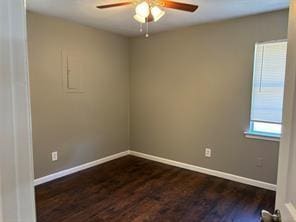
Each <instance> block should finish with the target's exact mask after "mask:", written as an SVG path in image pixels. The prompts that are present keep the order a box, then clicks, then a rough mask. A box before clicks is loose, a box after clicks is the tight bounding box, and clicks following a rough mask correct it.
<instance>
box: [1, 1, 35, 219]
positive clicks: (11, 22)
mask: <svg viewBox="0 0 296 222" xmlns="http://www.w3.org/2000/svg"><path fill="white" fill-rule="evenodd" d="M27 60H28V58H27V41H26V10H25V2H24V1H23V0H1V1H0V126H1V127H0V179H1V180H0V201H1V199H2V202H0V203H2V206H1V205H0V208H1V210H0V212H1V214H0V216H2V218H0V221H1V222H35V221H36V217H35V200H34V188H33V155H32V131H31V110H30V94H29V78H28V61H27Z"/></svg>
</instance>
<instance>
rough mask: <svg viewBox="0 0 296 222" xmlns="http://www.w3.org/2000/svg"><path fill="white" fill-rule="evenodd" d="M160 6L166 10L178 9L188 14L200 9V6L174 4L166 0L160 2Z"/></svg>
mask: <svg viewBox="0 0 296 222" xmlns="http://www.w3.org/2000/svg"><path fill="white" fill-rule="evenodd" d="M160 6H162V7H165V8H173V9H178V10H182V11H187V12H194V11H195V10H196V9H197V8H198V5H192V4H187V3H181V2H174V1H166V0H164V1H160Z"/></svg>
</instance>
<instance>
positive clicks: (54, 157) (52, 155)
mask: <svg viewBox="0 0 296 222" xmlns="http://www.w3.org/2000/svg"><path fill="white" fill-rule="evenodd" d="M51 160H52V161H57V160H58V151H55V152H52V153H51Z"/></svg>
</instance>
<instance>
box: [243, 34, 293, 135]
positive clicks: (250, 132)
mask: <svg viewBox="0 0 296 222" xmlns="http://www.w3.org/2000/svg"><path fill="white" fill-rule="evenodd" d="M277 42H288V40H287V39H279V40H272V41H264V42H256V43H255V47H254V60H253V74H252V76H253V79H252V94H251V106H250V119H249V128H248V129H247V130H246V131H245V132H244V134H245V136H246V137H247V138H252V139H262V140H271V141H280V138H281V135H282V133H280V134H278V133H271V132H264V131H256V130H254V123H255V122H258V123H267V124H278V125H281V126H282V122H281V123H273V122H265V121H254V120H252V118H251V115H252V105H253V99H254V98H253V97H254V93H253V90H254V81H255V80H254V78H255V63H256V52H257V45H262V44H270V43H277Z"/></svg>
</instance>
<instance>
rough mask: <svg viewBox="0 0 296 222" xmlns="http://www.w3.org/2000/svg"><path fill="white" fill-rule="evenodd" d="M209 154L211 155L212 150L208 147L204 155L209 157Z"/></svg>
mask: <svg viewBox="0 0 296 222" xmlns="http://www.w3.org/2000/svg"><path fill="white" fill-rule="evenodd" d="M211 156H212V150H211V149H210V148H206V150H205V157H211Z"/></svg>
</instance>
